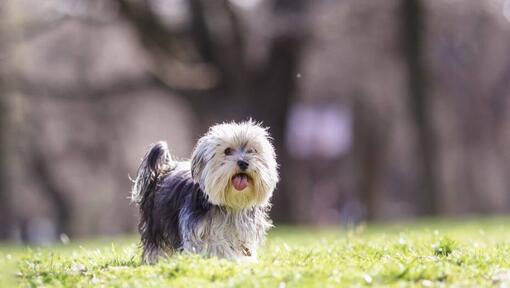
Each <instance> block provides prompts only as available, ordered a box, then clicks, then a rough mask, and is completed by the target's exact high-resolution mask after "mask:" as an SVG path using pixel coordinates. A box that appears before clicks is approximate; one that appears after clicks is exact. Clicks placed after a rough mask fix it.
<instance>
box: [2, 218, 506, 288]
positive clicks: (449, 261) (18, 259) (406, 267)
mask: <svg viewBox="0 0 510 288" xmlns="http://www.w3.org/2000/svg"><path fill="white" fill-rule="evenodd" d="M508 224H509V221H508V219H501V218H500V219H492V220H490V219H489V220H478V221H475V220H470V221H466V222H461V221H438V220H431V221H420V222H415V223H406V224H394V225H376V226H369V227H363V226H361V227H357V228H355V229H352V230H341V229H327V230H319V229H313V228H311V229H306V228H290V227H282V228H280V229H275V230H273V231H272V232H271V234H270V237H269V239H268V241H267V242H266V244H265V245H264V246H263V247H262V248H261V251H260V253H259V261H258V262H257V263H236V262H231V261H226V260H219V259H206V258H202V257H199V256H196V255H177V256H175V257H172V258H170V259H166V260H163V261H161V262H160V263H159V264H158V265H155V266H147V265H141V264H140V251H139V249H138V247H137V242H136V241H137V238H136V237H124V238H119V239H110V240H93V241H78V242H77V243H74V242H73V243H72V244H70V245H66V246H64V245H58V246H54V247H49V248H33V247H32V248H20V247H13V246H3V247H1V248H0V265H1V266H0V271H5V272H7V273H4V275H3V276H1V277H2V278H0V281H1V282H0V283H4V285H5V287H12V285H14V284H16V285H21V286H29V287H40V286H54V287H83V286H99V287H141V286H150V287H202V286H215V287H223V286H232V287H328V286H329V287H334V286H336V287H338V286H340V287H345V286H393V287H401V286H404V287H406V286H420V287H428V286H451V285H453V284H455V285H458V286H468V287H473V286H476V287H478V286H494V285H495V286H501V287H508V286H504V285H510V227H509V225H508ZM5 283H7V284H5Z"/></svg>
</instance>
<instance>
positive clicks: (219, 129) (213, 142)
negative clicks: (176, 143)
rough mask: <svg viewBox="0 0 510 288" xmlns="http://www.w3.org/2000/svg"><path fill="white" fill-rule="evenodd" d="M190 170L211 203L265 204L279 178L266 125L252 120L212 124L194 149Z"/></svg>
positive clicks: (243, 205) (224, 204) (235, 207)
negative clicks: (264, 126)
mask: <svg viewBox="0 0 510 288" xmlns="http://www.w3.org/2000/svg"><path fill="white" fill-rule="evenodd" d="M191 174H192V177H193V179H194V180H195V181H196V182H198V183H199V184H200V187H201V188H202V190H204V192H205V193H206V194H207V195H208V197H209V201H210V202H211V203H212V204H215V205H223V206H227V207H231V208H234V209H243V208H249V207H253V206H257V205H266V204H267V203H268V202H269V199H270V198H271V195H272V193H273V190H274V189H275V187H276V183H277V182H278V170H277V164H276V159H275V152H274V148H273V146H272V145H271V143H270V141H269V134H268V132H267V129H266V128H262V127H261V126H260V125H258V124H256V123H254V122H252V121H248V122H243V123H224V124H218V125H215V126H213V127H211V128H210V129H209V132H207V134H206V135H204V136H203V137H202V138H200V140H199V141H198V143H197V145H196V147H195V150H194V151H193V155H192V158H191Z"/></svg>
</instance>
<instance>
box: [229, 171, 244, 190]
mask: <svg viewBox="0 0 510 288" xmlns="http://www.w3.org/2000/svg"><path fill="white" fill-rule="evenodd" d="M232 185H234V188H236V190H237V191H241V190H244V188H246V186H248V176H246V175H244V174H239V175H236V176H235V177H234V178H233V179H232Z"/></svg>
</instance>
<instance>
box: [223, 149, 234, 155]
mask: <svg viewBox="0 0 510 288" xmlns="http://www.w3.org/2000/svg"><path fill="white" fill-rule="evenodd" d="M224 152H225V155H227V156H228V155H232V148H227V149H225V151H224Z"/></svg>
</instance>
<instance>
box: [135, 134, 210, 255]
mask: <svg viewBox="0 0 510 288" xmlns="http://www.w3.org/2000/svg"><path fill="white" fill-rule="evenodd" d="M132 200H133V201H134V202H136V203H137V204H138V205H139V208H140V222H139V224H138V230H139V232H140V235H141V240H142V245H143V248H144V256H143V258H144V259H145V261H147V262H153V258H154V257H157V254H159V253H163V252H171V251H175V250H179V249H180V248H181V247H182V234H181V231H180V228H179V217H180V212H181V208H182V207H186V208H187V209H186V210H187V213H188V215H190V216H191V218H192V219H194V220H195V221H198V220H199V219H200V218H202V217H203V216H204V215H205V214H206V213H207V212H208V211H209V210H210V209H211V206H212V205H211V204H210V203H209V202H208V201H207V196H206V195H205V194H204V192H203V191H202V190H201V189H200V186H199V185H198V184H197V183H195V182H194V181H193V180H192V179H191V172H190V171H189V169H181V168H180V167H178V165H177V164H172V161H171V157H170V154H169V152H168V148H167V147H166V143H164V142H159V143H156V144H155V145H153V146H152V147H151V149H150V150H149V152H148V153H147V154H146V155H145V157H144V159H143V161H142V163H141V165H140V167H139V169H138V173H137V178H136V180H135V187H134V189H133V195H132ZM190 220H191V219H190ZM151 253H153V254H155V255H150V254H151Z"/></svg>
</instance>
